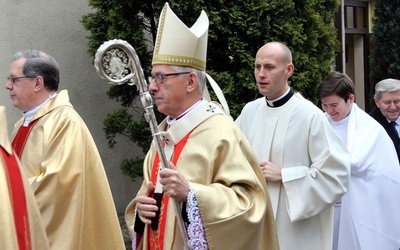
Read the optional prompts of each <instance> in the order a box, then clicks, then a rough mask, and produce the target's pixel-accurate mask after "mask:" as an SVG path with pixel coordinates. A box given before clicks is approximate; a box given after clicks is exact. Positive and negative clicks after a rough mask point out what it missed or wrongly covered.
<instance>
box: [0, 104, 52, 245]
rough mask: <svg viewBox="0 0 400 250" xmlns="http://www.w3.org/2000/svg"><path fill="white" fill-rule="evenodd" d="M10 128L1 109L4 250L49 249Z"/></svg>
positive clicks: (0, 195) (0, 241) (0, 187)
mask: <svg viewBox="0 0 400 250" xmlns="http://www.w3.org/2000/svg"><path fill="white" fill-rule="evenodd" d="M6 128H7V125H6V121H5V116H4V107H1V106H0V202H1V206H0V225H1V227H0V228H1V229H0V248H1V249H7V250H14V249H15V250H30V249H40V250H42V249H43V250H45V249H49V245H48V242H47V238H46V233H45V231H44V226H43V223H42V220H41V216H40V213H39V210H38V207H37V204H36V200H35V198H34V196H33V193H32V190H31V188H30V186H29V184H28V182H27V180H26V177H25V176H24V175H23V173H22V172H21V170H20V168H19V161H18V159H17V157H16V156H15V154H13V152H12V147H11V144H10V142H9V140H8V132H7V130H6Z"/></svg>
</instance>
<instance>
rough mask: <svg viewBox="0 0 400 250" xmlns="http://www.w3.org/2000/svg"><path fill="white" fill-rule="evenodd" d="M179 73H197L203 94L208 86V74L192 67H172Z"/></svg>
mask: <svg viewBox="0 0 400 250" xmlns="http://www.w3.org/2000/svg"><path fill="white" fill-rule="evenodd" d="M172 68H173V69H175V70H176V71H177V72H195V73H196V75H197V78H198V79H199V90H200V93H203V91H204V88H205V86H206V73H205V72H204V71H201V70H198V69H195V68H192V67H182V66H172Z"/></svg>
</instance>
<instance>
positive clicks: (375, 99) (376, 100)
mask: <svg viewBox="0 0 400 250" xmlns="http://www.w3.org/2000/svg"><path fill="white" fill-rule="evenodd" d="M374 102H375V105H376V106H377V107H378V108H379V100H378V99H377V98H376V97H375V96H374Z"/></svg>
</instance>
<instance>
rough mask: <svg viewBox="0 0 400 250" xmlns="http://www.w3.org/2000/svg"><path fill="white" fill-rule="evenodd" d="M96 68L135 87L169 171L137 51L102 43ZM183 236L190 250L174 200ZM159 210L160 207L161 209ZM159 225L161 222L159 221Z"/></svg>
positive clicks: (111, 81) (112, 42) (104, 75)
mask: <svg viewBox="0 0 400 250" xmlns="http://www.w3.org/2000/svg"><path fill="white" fill-rule="evenodd" d="M94 65H95V68H96V71H97V74H98V75H99V76H100V78H102V79H103V80H105V81H106V82H108V83H109V84H112V85H121V84H128V85H135V86H136V87H137V88H138V90H139V93H140V100H141V102H142V105H143V108H144V110H145V114H144V116H145V119H146V121H147V122H148V123H149V126H150V129H151V133H152V135H153V139H154V142H155V146H156V148H157V152H158V155H159V157H160V164H161V166H160V167H161V168H165V167H166V168H168V167H169V161H168V159H167V157H166V156H165V152H164V148H163V146H162V143H161V135H160V132H159V130H158V124H157V120H156V117H155V115H154V110H153V97H152V96H151V94H150V93H149V90H148V85H147V82H146V79H145V76H144V73H143V69H142V66H141V64H140V60H139V57H138V56H137V54H136V51H135V49H134V48H133V47H132V46H131V45H130V44H129V43H128V42H126V41H124V40H118V39H115V40H110V41H107V42H105V43H103V44H102V45H101V46H100V47H99V48H98V49H97V52H96V56H95V61H94ZM172 203H173V205H174V209H175V214H176V217H177V221H178V225H179V229H180V232H181V234H182V238H183V243H184V249H190V247H189V245H188V236H187V233H186V229H185V223H184V221H183V218H182V215H181V206H180V204H179V203H178V202H177V201H176V200H172ZM159 210H160V207H159ZM157 223H158V220H157Z"/></svg>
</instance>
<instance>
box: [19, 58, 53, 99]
mask: <svg viewBox="0 0 400 250" xmlns="http://www.w3.org/2000/svg"><path fill="white" fill-rule="evenodd" d="M19 58H26V62H25V64H24V67H23V69H22V73H23V74H24V75H26V76H33V77H36V76H41V77H43V79H44V86H45V88H47V89H48V90H51V91H57V90H58V85H59V83H60V69H59V66H58V63H57V61H56V60H55V59H54V58H53V57H51V56H50V55H48V54H46V53H44V52H42V51H38V50H26V51H19V52H17V53H15V54H14V56H13V59H14V61H15V60H17V59H19Z"/></svg>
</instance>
